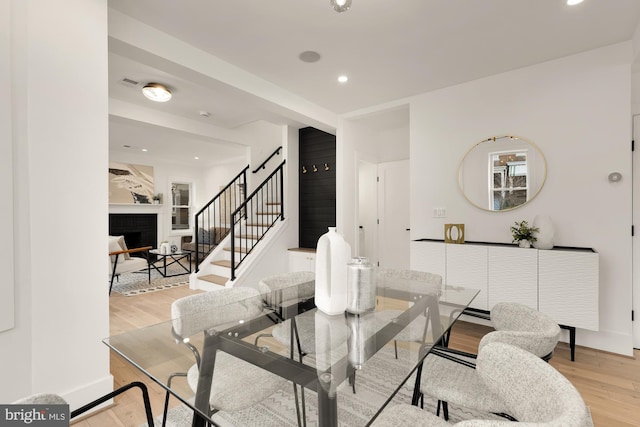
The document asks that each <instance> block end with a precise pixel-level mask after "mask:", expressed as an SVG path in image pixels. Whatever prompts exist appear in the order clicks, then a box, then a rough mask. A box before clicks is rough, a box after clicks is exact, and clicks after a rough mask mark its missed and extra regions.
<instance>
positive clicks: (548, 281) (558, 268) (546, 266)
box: [538, 250, 600, 331]
mask: <svg viewBox="0 0 640 427" xmlns="http://www.w3.org/2000/svg"><path fill="white" fill-rule="evenodd" d="M538 252H539V254H538V261H539V274H538V287H539V310H540V311H541V312H542V313H545V314H547V315H549V316H551V317H552V318H553V319H554V320H555V321H556V322H558V323H560V324H563V325H570V326H575V327H576V328H582V329H589V330H592V331H597V330H599V324H600V319H599V316H598V299H599V285H598V283H599V267H598V262H599V260H598V254H597V253H594V252H587V251H584V252H583V251H565V250H550V251H538Z"/></svg>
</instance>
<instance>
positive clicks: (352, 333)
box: [104, 277, 479, 426]
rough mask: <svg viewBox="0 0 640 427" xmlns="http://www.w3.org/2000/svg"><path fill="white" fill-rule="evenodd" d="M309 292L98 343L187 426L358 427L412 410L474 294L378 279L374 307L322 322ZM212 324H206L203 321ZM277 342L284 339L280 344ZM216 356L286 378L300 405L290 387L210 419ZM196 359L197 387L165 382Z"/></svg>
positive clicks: (296, 290) (283, 292)
mask: <svg viewBox="0 0 640 427" xmlns="http://www.w3.org/2000/svg"><path fill="white" fill-rule="evenodd" d="M313 289H314V283H313V282H306V283H303V284H299V285H296V286H292V287H287V288H284V289H280V290H278V291H274V292H269V293H263V294H259V295H256V296H255V297H252V302H251V303H252V304H255V303H256V299H258V300H259V304H260V305H261V307H260V311H259V313H255V312H254V313H252V314H251V315H250V316H249V315H244V314H238V315H237V316H236V318H234V319H233V321H231V322H226V323H223V324H219V322H215V321H214V318H215V317H216V316H215V315H214V313H215V312H220V310H223V311H224V310H226V312H232V313H236V312H237V313H243V312H242V310H236V307H240V305H242V304H243V302H242V301H235V302H232V303H230V305H229V306H228V307H217V308H216V309H215V310H207V309H204V308H203V309H202V311H201V312H197V313H193V314H190V315H188V316H183V317H181V318H176V319H173V320H171V321H167V322H163V323H159V324H156V325H152V326H149V327H144V328H140V329H135V330H132V331H128V332H125V333H122V334H119V335H115V336H112V337H109V338H106V339H104V343H105V344H106V345H107V346H109V347H110V348H111V349H112V350H113V351H115V352H116V353H117V354H119V355H120V356H122V357H123V358H124V359H125V360H126V361H128V362H129V363H131V364H133V365H134V366H135V367H137V368H138V369H139V370H141V371H142V372H143V373H144V374H145V375H147V376H148V377H150V378H151V379H152V380H153V381H155V382H156V383H158V384H159V385H161V386H162V387H163V388H164V389H166V390H167V391H168V392H169V393H171V395H173V396H175V397H176V398H177V399H179V400H180V401H181V402H182V403H184V404H185V405H186V407H187V408H188V409H189V412H188V413H189V417H190V418H191V419H190V420H189V423H191V424H192V425H193V426H204V425H206V424H207V422H209V421H210V422H212V423H213V424H214V425H251V424H255V425H287V424H290V425H294V426H295V425H298V424H303V425H306V422H307V421H309V423H310V424H312V425H319V426H338V425H340V426H351V425H354V426H364V425H369V424H370V423H371V422H372V421H373V420H374V419H375V418H376V417H377V415H378V414H379V413H380V412H381V411H382V410H383V409H384V407H385V406H386V405H387V404H388V403H389V402H390V401H391V400H392V399H397V398H399V396H400V395H401V396H400V398H402V399H404V400H403V401H404V403H411V401H412V402H414V403H417V400H418V393H417V392H416V387H415V384H417V383H418V382H419V381H420V371H421V362H422V360H423V359H424V357H426V355H427V354H428V353H429V351H430V350H431V348H432V347H433V346H434V345H446V342H447V333H448V332H449V331H450V329H451V327H452V326H453V324H454V323H455V322H456V320H457V319H458V317H459V316H460V315H461V314H462V311H463V310H464V309H465V308H467V307H468V306H469V304H470V303H471V302H472V301H473V299H474V298H475V297H476V295H477V294H478V292H479V291H478V290H476V289H469V288H463V287H457V286H448V285H434V284H429V283H425V282H421V281H417V280H407V279H399V278H388V277H387V278H382V277H380V278H378V280H377V286H376V295H377V297H376V298H375V300H376V302H375V310H373V311H369V312H364V313H360V314H351V313H348V312H345V313H344V314H340V315H334V316H328V315H325V314H324V313H322V312H321V311H319V310H318V309H317V308H316V307H315V305H314V298H313ZM213 292H216V291H213ZM234 304H236V306H234ZM238 304H240V305H238ZM203 316H204V317H203ZM191 317H193V318H191ZM209 317H210V318H211V319H212V320H211V324H210V325H207V323H206V321H205V322H203V318H204V319H208V318H209ZM194 322H197V323H198V324H202V325H203V327H202V328H200V329H199V330H198V331H197V333H192V334H191V336H182V335H180V333H178V332H177V331H179V330H180V329H181V328H179V327H178V326H179V325H184V324H188V323H194ZM278 328H280V331H279V332H280V333H278V332H277V329H278ZM282 328H285V329H286V330H285V331H284V334H283V331H282ZM283 335H284V336H287V337H288V339H287V340H283V339H282V336H283ZM278 337H280V339H279V340H278V339H276V338H278ZM217 352H225V353H227V354H229V355H232V356H234V357H236V358H239V359H242V360H243V361H246V362H248V363H251V364H252V365H255V366H257V367H259V368H262V369H264V370H267V371H269V372H271V373H273V374H275V375H277V376H279V377H281V378H284V379H285V380H287V381H289V382H290V383H293V384H294V385H296V386H297V387H298V388H297V390H301V389H304V394H302V396H306V398H304V399H299V396H298V394H299V393H298V392H297V391H296V386H294V387H293V388H292V387H290V385H289V386H285V387H283V391H282V392H280V393H277V395H274V396H271V397H268V398H266V399H265V401H263V402H260V403H258V404H256V405H255V407H251V408H248V409H247V410H244V411H240V412H238V413H235V412H228V413H227V412H222V411H221V412H215V413H211V411H210V406H209V395H210V393H211V384H212V379H213V372H214V371H215V369H216V366H215V360H216V357H215V355H216V354H217ZM194 354H196V357H194ZM301 356H304V357H301ZM197 359H199V360H197ZM196 362H198V364H199V366H198V371H197V372H198V381H197V386H195V387H193V386H189V384H187V381H184V380H182V381H180V380H179V379H176V378H174V379H173V380H172V381H171V380H169V378H171V377H172V375H173V374H175V373H178V372H183V373H186V372H187V371H189V369H190V368H191V367H192V366H193V365H194V363H196ZM406 400H409V401H410V402H407V401H406ZM293 402H295V406H294V404H293ZM299 405H303V411H302V414H303V417H304V419H303V420H300V419H298V416H299V412H300V408H299ZM292 408H293V409H292ZM295 408H298V411H296V409H295ZM296 412H298V415H296ZM234 417H236V419H234ZM260 417H262V418H263V419H261V418H260Z"/></svg>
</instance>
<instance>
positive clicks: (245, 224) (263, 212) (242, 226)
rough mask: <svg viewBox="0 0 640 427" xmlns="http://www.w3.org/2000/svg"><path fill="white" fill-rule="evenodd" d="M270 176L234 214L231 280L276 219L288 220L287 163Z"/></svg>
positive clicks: (232, 217)
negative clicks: (285, 192) (285, 176)
mask: <svg viewBox="0 0 640 427" xmlns="http://www.w3.org/2000/svg"><path fill="white" fill-rule="evenodd" d="M285 163H286V160H283V161H282V163H280V165H279V166H278V167H277V168H276V169H275V170H274V171H273V172H272V173H271V175H269V176H268V177H267V178H266V179H265V180H264V181H263V182H262V184H260V185H259V186H258V188H256V190H255V191H253V193H251V194H250V195H249V196H248V197H247V198H246V199H245V201H244V202H243V203H242V204H241V205H239V206H238V207H237V208H236V210H235V211H233V213H232V214H231V248H230V249H231V280H235V278H236V270H237V269H238V267H240V265H241V264H242V261H244V259H245V258H246V257H247V255H249V254H250V253H251V251H252V250H253V248H254V247H255V246H256V244H258V242H259V241H260V240H262V238H263V236H264V235H265V233H266V232H267V231H269V229H270V228H271V227H273V225H274V224H275V223H276V221H277V220H278V219H279V220H281V221H282V220H284V198H283V194H284V165H285Z"/></svg>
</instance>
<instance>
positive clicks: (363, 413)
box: [141, 347, 504, 427]
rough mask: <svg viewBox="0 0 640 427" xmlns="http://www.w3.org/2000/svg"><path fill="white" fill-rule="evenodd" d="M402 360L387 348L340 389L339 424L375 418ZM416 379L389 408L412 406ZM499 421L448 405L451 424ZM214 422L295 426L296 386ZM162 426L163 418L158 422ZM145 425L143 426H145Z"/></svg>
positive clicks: (178, 415) (312, 403)
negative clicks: (471, 421)
mask: <svg viewBox="0 0 640 427" xmlns="http://www.w3.org/2000/svg"><path fill="white" fill-rule="evenodd" d="M403 357H408V353H407V352H406V351H404V350H402V349H399V359H397V360H396V359H395V358H394V355H393V350H392V348H387V347H385V348H384V349H382V350H381V351H380V352H378V355H376V357H375V358H374V359H372V360H370V361H369V362H368V363H367V365H366V368H365V369H364V370H362V371H358V373H357V376H356V393H355V394H354V393H353V392H352V391H351V386H350V385H349V384H348V382H347V381H345V382H344V383H343V384H342V385H341V386H340V387H339V388H338V399H339V403H338V425H339V426H344V427H347V426H358V427H359V426H365V425H366V424H367V422H368V421H369V420H370V419H371V418H372V417H373V416H374V415H375V413H376V411H377V410H378V408H379V406H380V405H381V404H382V403H383V402H384V401H385V398H386V397H387V395H388V394H389V393H390V392H391V391H392V390H391V388H390V385H392V384H397V376H398V375H402V374H401V373H402V372H404V368H403V366H406V362H403V361H402V359H403ZM413 384H414V380H413V378H410V379H409V380H408V381H407V382H406V384H405V385H404V386H403V387H402V388H401V389H400V390H399V391H398V393H397V394H396V396H395V397H394V399H393V400H392V401H391V403H390V404H389V406H394V405H396V404H399V403H411V396H412V393H413ZM305 400H306V419H307V426H309V427H313V426H317V425H318V400H317V395H316V394H315V393H314V392H312V391H309V390H307V391H306V392H305ZM435 408H436V401H435V400H433V399H431V398H429V397H428V396H425V399H424V410H425V411H428V412H430V413H432V414H435ZM192 416H193V411H191V410H189V408H188V407H187V406H185V405H180V406H176V407H175V408H173V409H171V410H170V411H169V413H168V415H167V424H166V425H167V426H169V427H187V426H190V425H191V418H192ZM477 418H481V419H498V420H500V419H501V420H504V418H499V417H497V416H495V415H492V414H486V413H479V412H474V411H471V410H467V409H466V408H462V407H457V406H456V405H451V404H450V405H449V421H450V422H452V423H455V422H458V421H462V420H467V419H477ZM213 420H214V421H215V422H216V424H217V425H219V426H221V427H253V426H259V427H281V426H291V427H296V426H297V425H298V424H297V421H296V409H295V401H294V395H293V387H292V386H291V385H287V386H285V387H284V388H282V389H281V390H279V392H278V393H276V394H275V395H273V396H271V397H269V398H267V399H265V400H264V401H262V403H260V404H258V405H256V406H254V407H251V408H249V409H246V410H243V411H237V412H233V413H228V412H219V413H217V414H215V415H214V416H213ZM155 422H156V424H157V425H161V423H162V416H159V417H157V418H156V420H155ZM145 426H147V424H143V425H142V426H141V427H145Z"/></svg>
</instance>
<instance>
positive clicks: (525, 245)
mask: <svg viewBox="0 0 640 427" xmlns="http://www.w3.org/2000/svg"><path fill="white" fill-rule="evenodd" d="M518 246H520V247H521V248H530V247H531V242H530V241H528V240H519V241H518Z"/></svg>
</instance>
